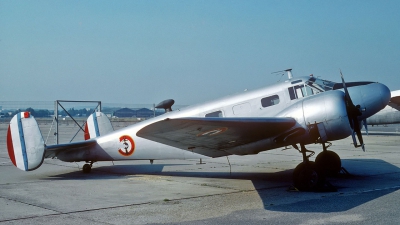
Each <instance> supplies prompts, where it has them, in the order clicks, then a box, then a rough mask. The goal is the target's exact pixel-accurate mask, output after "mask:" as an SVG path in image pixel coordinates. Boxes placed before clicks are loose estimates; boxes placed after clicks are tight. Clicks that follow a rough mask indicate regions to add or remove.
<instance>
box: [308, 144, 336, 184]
mask: <svg viewBox="0 0 400 225" xmlns="http://www.w3.org/2000/svg"><path fill="white" fill-rule="evenodd" d="M331 145H332V144H331V143H329V145H328V146H325V143H322V148H323V151H322V152H321V153H319V154H318V155H317V158H315V163H316V164H317V167H318V168H320V169H321V170H322V171H323V172H324V173H325V174H326V175H327V176H335V175H337V174H339V173H340V171H341V170H342V162H341V161H340V157H339V155H338V154H336V153H335V152H333V151H329V150H327V148H328V147H330V146H331Z"/></svg>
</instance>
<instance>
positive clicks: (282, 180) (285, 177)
mask: <svg viewBox="0 0 400 225" xmlns="http://www.w3.org/2000/svg"><path fill="white" fill-rule="evenodd" d="M342 165H343V166H344V167H345V168H346V169H347V170H348V171H349V172H350V173H351V175H339V176H336V177H331V178H327V180H328V181H329V182H330V183H331V184H332V185H334V186H335V187H336V188H337V189H338V191H337V192H334V193H310V192H298V191H290V187H291V185H292V172H293V169H290V170H284V171H280V172H272V173H269V172H255V173H252V172H234V171H233V172H232V173H229V172H212V171H198V170H194V169H193V171H190V170H184V171H163V170H165V169H166V167H171V166H193V164H153V165H113V166H100V167H94V168H93V169H92V172H91V173H90V174H83V173H82V171H75V172H70V173H65V174H59V175H55V176H51V177H48V178H46V179H57V180H58V179H61V180H79V179H82V180H91V179H92V180H97V179H103V180H106V179H120V178H121V176H142V175H158V176H175V177H187V178H215V179H240V180H249V181H251V182H252V184H253V185H254V189H255V190H256V191H257V193H258V195H259V196H260V198H261V200H262V202H263V204H264V208H265V209H266V210H270V211H283V212H342V211H347V210H349V209H352V208H355V207H357V206H360V205H362V204H365V203H367V202H369V201H372V200H374V199H377V198H380V197H382V196H384V195H387V194H390V193H392V192H394V191H397V190H398V189H400V185H398V186H396V185H393V183H394V181H393V180H394V178H393V177H396V176H399V175H398V174H397V173H400V168H398V167H397V166H394V165H392V164H390V163H387V162H385V161H383V160H377V159H342ZM397 180H398V178H397ZM228 188H230V187H228ZM236 188H237V187H232V189H236ZM369 188H370V189H369ZM363 190H364V191H363ZM366 190H374V191H366ZM301 199H304V200H301ZM276 202H280V203H279V204H275V203H276ZM281 202H287V203H285V204H282V203H281ZM327 206H328V207H327Z"/></svg>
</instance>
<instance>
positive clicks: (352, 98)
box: [7, 69, 391, 190]
mask: <svg viewBox="0 0 400 225" xmlns="http://www.w3.org/2000/svg"><path fill="white" fill-rule="evenodd" d="M286 72H288V75H289V79H288V80H286V81H285V82H281V83H277V84H274V85H271V86H268V87H264V88H261V89H258V90H253V91H245V92H243V93H240V94H237V95H233V96H228V97H224V98H221V99H217V100H214V101H210V102H206V103H203V104H198V105H194V106H189V107H186V108H183V109H180V110H175V111H172V110H171V106H172V105H173V103H174V101H173V100H172V99H169V100H165V101H163V102H161V103H160V104H159V105H158V106H157V107H158V108H164V109H165V110H166V112H167V113H165V114H163V115H161V116H158V117H155V118H152V119H148V120H145V121H143V122H140V123H137V124H133V125H131V126H128V127H126V128H123V129H120V130H116V131H114V130H113V128H112V126H111V123H110V121H109V120H108V118H107V116H105V115H104V114H103V113H101V112H95V113H93V114H92V115H91V116H90V117H89V118H88V120H87V123H86V129H85V130H86V131H87V133H86V134H85V139H86V141H82V142H76V143H68V144H59V145H49V146H48V145H46V144H45V143H44V141H43V138H42V135H41V133H40V130H39V127H38V124H37V122H36V120H35V119H34V118H33V116H31V115H30V114H29V113H28V112H22V113H18V114H17V115H15V116H14V117H13V118H12V120H11V121H10V125H9V129H8V134H7V148H8V153H9V156H10V159H11V161H12V163H13V164H14V165H15V166H16V167H18V168H19V169H21V170H24V171H31V170H35V169H37V168H38V167H39V166H41V164H42V163H43V160H44V158H57V159H59V160H62V161H65V162H80V161H85V162H86V164H85V165H84V166H83V168H82V169H83V172H86V173H88V172H90V170H91V167H92V164H93V163H94V162H97V161H116V160H158V159H193V158H197V159H198V158H206V157H222V156H229V155H249V154H257V153H259V152H262V151H267V150H271V149H276V148H281V147H285V146H293V147H294V148H295V149H297V150H299V152H300V153H301V154H302V156H303V162H302V163H300V164H299V165H298V166H297V167H296V168H295V170H294V172H293V184H294V186H295V187H296V188H298V189H300V190H310V189H314V188H316V187H320V186H321V185H322V182H324V178H325V175H327V174H331V173H339V172H340V170H341V161H340V158H339V156H338V155H337V154H336V153H335V152H333V151H329V150H327V144H326V143H329V142H330V141H334V140H339V139H343V138H346V137H348V136H350V135H352V137H353V142H354V146H355V147H361V148H362V149H364V142H363V139H362V135H361V131H360V129H361V124H362V123H361V122H362V121H363V120H365V119H366V118H368V117H370V116H372V115H373V114H375V113H377V112H378V111H380V110H381V109H383V108H384V107H385V106H386V105H387V104H388V102H389V100H390V97H391V96H390V91H389V89H388V88H387V87H386V86H385V85H383V84H380V83H376V82H349V83H345V82H344V80H343V76H342V82H341V83H335V82H332V81H328V80H322V79H319V78H316V77H313V76H311V75H310V76H304V77H296V78H293V77H292V76H291V70H290V69H289V70H286ZM357 139H358V141H357ZM316 143H320V144H322V151H321V153H319V155H318V156H317V157H316V160H315V162H312V161H310V160H309V158H310V156H311V155H313V154H314V153H313V152H311V151H309V150H307V149H306V148H305V146H306V145H308V144H316Z"/></svg>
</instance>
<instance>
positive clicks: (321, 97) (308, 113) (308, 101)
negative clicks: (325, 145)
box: [277, 91, 352, 144]
mask: <svg viewBox="0 0 400 225" xmlns="http://www.w3.org/2000/svg"><path fill="white" fill-rule="evenodd" d="M277 116H279V117H292V118H294V119H296V121H297V123H298V124H299V125H300V126H302V127H303V128H304V129H305V130H306V131H308V132H307V133H306V134H305V135H304V136H303V137H302V139H301V142H303V143H304V144H308V143H315V142H326V141H334V140H339V139H343V138H346V137H348V136H349V135H351V132H352V130H351V127H350V124H349V119H348V115H347V111H346V104H345V101H344V93H343V92H342V91H328V92H324V93H320V94H317V95H315V96H311V97H308V98H304V99H302V100H299V101H298V102H297V103H295V104H293V105H292V106H290V107H288V108H287V109H285V110H284V111H282V112H280V113H279V114H278V115H277Z"/></svg>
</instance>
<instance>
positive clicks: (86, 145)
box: [44, 139, 97, 158]
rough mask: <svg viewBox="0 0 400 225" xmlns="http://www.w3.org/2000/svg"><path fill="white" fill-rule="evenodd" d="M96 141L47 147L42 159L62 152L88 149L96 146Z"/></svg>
mask: <svg viewBox="0 0 400 225" xmlns="http://www.w3.org/2000/svg"><path fill="white" fill-rule="evenodd" d="M96 143H97V142H96V140H94V139H91V140H87V141H81V142H75V143H68V144H59V145H49V146H46V148H45V153H44V157H45V158H51V157H55V156H57V154H58V153H59V152H62V151H80V150H83V149H84V148H89V147H92V146H94V145H96Z"/></svg>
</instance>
